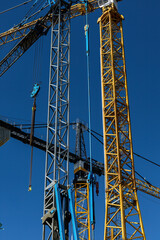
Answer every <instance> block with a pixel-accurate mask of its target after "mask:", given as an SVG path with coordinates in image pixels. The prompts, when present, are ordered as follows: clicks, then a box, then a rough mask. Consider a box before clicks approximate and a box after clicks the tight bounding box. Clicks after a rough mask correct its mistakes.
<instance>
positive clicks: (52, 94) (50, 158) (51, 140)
mask: <svg viewBox="0 0 160 240" xmlns="http://www.w3.org/2000/svg"><path fill="white" fill-rule="evenodd" d="M63 8H64V9H65V10H66V9H67V11H64V13H63V11H62V10H63ZM69 8H70V6H69V5H68V4H66V3H65V6H64V3H63V2H62V1H59V3H58V4H57V6H56V7H55V8H54V12H53V16H54V18H55V16H56V21H55V19H54V20H53V21H52V29H51V56H50V77H49V100H48V103H49V104H48V123H47V143H46V170H45V190H44V217H43V240H45V239H57V238H58V235H57V238H56V237H55V234H58V233H57V232H58V227H57V222H56V220H55V219H54V217H53V214H52V213H54V212H53V211H54V209H56V203H55V193H54V186H55V184H56V183H57V182H58V184H59V185H60V186H63V189H61V191H65V190H66V189H67V186H68V171H69V170H68V164H69V79H70V67H69V66H70V11H69ZM53 147H54V151H52V148H53ZM65 159H67V161H66V160H65ZM65 186H66V189H65V188H64V187H65ZM48 214H50V217H48ZM47 227H48V228H47ZM53 235H54V236H53ZM58 239H59V238H58Z"/></svg>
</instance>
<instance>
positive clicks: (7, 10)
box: [0, 0, 33, 14]
mask: <svg viewBox="0 0 160 240" xmlns="http://www.w3.org/2000/svg"><path fill="white" fill-rule="evenodd" d="M32 1H33V0H28V1H26V2H24V3H21V4H19V5H16V6H14V7H11V8H9V9H6V10H4V11H2V12H0V14H3V13H6V12H9V11H11V10H13V9H15V8H18V7H21V6H23V5H25V4H27V3H29V2H32Z"/></svg>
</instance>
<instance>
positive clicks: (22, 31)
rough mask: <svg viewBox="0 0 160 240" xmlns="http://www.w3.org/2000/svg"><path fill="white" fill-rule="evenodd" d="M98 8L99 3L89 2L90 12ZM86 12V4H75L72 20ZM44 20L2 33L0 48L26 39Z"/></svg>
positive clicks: (48, 18)
mask: <svg viewBox="0 0 160 240" xmlns="http://www.w3.org/2000/svg"><path fill="white" fill-rule="evenodd" d="M97 8H99V6H98V2H97V1H96V0H91V1H89V7H88V12H92V11H94V10H95V9H97ZM85 11H86V10H85V4H74V5H72V6H71V18H75V17H78V16H81V15H84V14H85ZM42 19H43V17H42V18H39V19H36V20H34V21H32V22H29V23H26V24H24V25H22V26H17V27H13V28H11V29H9V30H8V31H6V32H3V33H1V34H0V46H1V45H4V44H6V43H9V42H12V41H15V40H17V39H21V38H23V37H25V36H26V35H27V34H28V32H29V31H30V30H31V29H32V28H34V27H35V26H36V24H37V22H39V21H41V20H42ZM47 21H49V22H51V21H52V14H51V13H48V16H47Z"/></svg>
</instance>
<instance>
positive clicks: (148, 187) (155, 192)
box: [136, 179, 160, 199]
mask: <svg viewBox="0 0 160 240" xmlns="http://www.w3.org/2000/svg"><path fill="white" fill-rule="evenodd" d="M136 187H137V190H140V191H142V192H144V193H147V194H149V195H151V196H153V197H156V198H158V199H160V188H158V187H155V186H153V185H152V184H150V183H149V182H147V181H146V182H145V181H142V180H139V179H136Z"/></svg>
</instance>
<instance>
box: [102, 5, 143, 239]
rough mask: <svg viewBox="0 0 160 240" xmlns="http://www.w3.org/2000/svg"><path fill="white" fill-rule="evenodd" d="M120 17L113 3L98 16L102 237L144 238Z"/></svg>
mask: <svg viewBox="0 0 160 240" xmlns="http://www.w3.org/2000/svg"><path fill="white" fill-rule="evenodd" d="M122 19H123V17H122V16H121V15H120V14H119V13H118V12H117V10H116V8H115V7H114V6H113V7H110V8H108V9H107V10H106V11H105V12H104V14H103V15H102V16H101V18H100V19H99V25H100V42H101V47H100V48H101V79H102V107H103V131H104V155H105V178H106V180H105V185H106V214H105V233H104V239H105V240H107V239H123V240H125V239H145V234H144V229H143V224H142V218H141V213H140V209H139V203H138V198H137V191H136V184H135V173H134V161H133V150H132V139H131V124H130V116H129V103H128V91H127V80H126V67H125V56H124V43H123V30H122Z"/></svg>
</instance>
